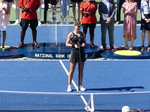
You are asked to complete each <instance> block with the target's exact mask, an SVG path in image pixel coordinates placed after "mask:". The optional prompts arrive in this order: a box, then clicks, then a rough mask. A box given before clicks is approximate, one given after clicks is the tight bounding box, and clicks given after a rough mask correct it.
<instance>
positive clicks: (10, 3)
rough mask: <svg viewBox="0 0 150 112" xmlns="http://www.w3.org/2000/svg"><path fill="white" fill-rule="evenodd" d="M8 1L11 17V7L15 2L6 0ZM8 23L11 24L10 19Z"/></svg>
mask: <svg viewBox="0 0 150 112" xmlns="http://www.w3.org/2000/svg"><path fill="white" fill-rule="evenodd" d="M5 1H6V2H8V3H9V17H8V18H10V14H11V7H12V4H13V0H5ZM8 24H10V22H9V21H8Z"/></svg>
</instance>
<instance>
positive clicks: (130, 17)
mask: <svg viewBox="0 0 150 112" xmlns="http://www.w3.org/2000/svg"><path fill="white" fill-rule="evenodd" d="M129 9H131V10H133V11H134V12H137V9H138V6H137V2H124V4H123V12H125V11H127V10H129ZM125 35H128V41H131V36H132V37H133V38H134V39H136V14H133V13H128V14H125V15H124V37H125Z"/></svg>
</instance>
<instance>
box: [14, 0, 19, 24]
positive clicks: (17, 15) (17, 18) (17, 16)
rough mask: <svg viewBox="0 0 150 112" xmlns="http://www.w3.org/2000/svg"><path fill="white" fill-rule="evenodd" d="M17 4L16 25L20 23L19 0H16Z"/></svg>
mask: <svg viewBox="0 0 150 112" xmlns="http://www.w3.org/2000/svg"><path fill="white" fill-rule="evenodd" d="M15 4H16V21H15V23H14V24H15V25H17V24H19V23H20V20H19V19H20V9H19V7H18V0H16V1H15Z"/></svg>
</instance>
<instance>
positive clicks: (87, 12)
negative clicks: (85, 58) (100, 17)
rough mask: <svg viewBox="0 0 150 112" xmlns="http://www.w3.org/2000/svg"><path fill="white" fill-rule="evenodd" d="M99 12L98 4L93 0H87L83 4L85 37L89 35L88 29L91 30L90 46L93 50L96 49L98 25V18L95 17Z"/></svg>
mask: <svg viewBox="0 0 150 112" xmlns="http://www.w3.org/2000/svg"><path fill="white" fill-rule="evenodd" d="M96 11H97V2H95V1H93V0H86V1H84V2H82V3H81V14H82V18H81V23H82V28H83V32H84V33H85V35H86V34H87V29H88V28H89V33H90V46H91V47H92V48H94V47H95V45H94V30H95V27H96V23H97V18H96V16H95V14H96Z"/></svg>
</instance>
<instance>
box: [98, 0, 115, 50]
mask: <svg viewBox="0 0 150 112" xmlns="http://www.w3.org/2000/svg"><path fill="white" fill-rule="evenodd" d="M115 13H116V9H115V3H114V1H113V0H102V1H101V2H100V3H99V14H100V23H101V39H102V40H101V42H102V46H103V49H102V50H106V31H107V30H108V34H109V44H110V49H111V50H112V51H115V48H114V22H115V18H114V16H115Z"/></svg>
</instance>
